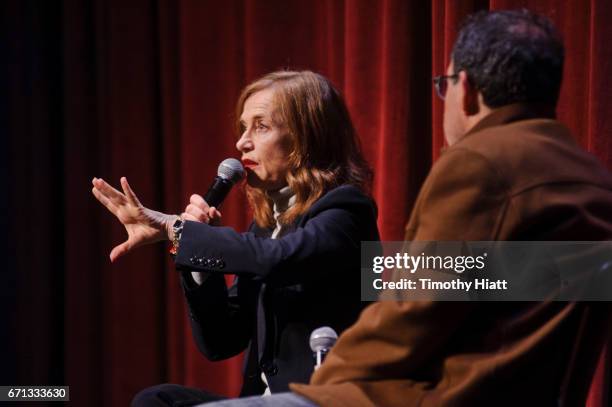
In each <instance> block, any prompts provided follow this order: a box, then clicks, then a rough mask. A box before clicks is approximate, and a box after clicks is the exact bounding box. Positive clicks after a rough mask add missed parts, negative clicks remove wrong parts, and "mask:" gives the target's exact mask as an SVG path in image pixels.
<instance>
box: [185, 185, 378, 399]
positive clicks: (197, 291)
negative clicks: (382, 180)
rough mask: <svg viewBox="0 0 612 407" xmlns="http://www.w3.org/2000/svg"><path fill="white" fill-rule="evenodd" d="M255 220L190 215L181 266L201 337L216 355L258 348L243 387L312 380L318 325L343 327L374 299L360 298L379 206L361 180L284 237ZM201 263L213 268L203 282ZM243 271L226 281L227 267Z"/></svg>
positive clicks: (333, 193)
mask: <svg viewBox="0 0 612 407" xmlns="http://www.w3.org/2000/svg"><path fill="white" fill-rule="evenodd" d="M271 233H272V230H269V229H261V228H258V227H257V226H256V225H254V224H253V225H251V227H250V228H249V231H248V232H246V233H237V232H236V231H234V230H233V229H231V228H228V227H212V226H209V225H206V224H203V223H197V222H186V223H185V225H184V229H183V233H182V236H181V241H180V247H179V251H178V253H177V256H176V265H177V268H178V269H180V270H184V271H186V272H184V273H182V282H183V287H184V291H185V297H186V299H187V303H188V307H189V312H190V317H191V326H192V331H193V336H194V339H195V341H196V343H197V345H198V348H199V349H200V351H201V352H202V353H203V354H204V355H205V356H206V357H207V358H208V359H210V360H221V359H225V358H228V357H230V356H233V355H236V354H238V353H240V352H242V351H243V350H245V349H247V348H248V351H247V354H246V360H245V371H244V383H243V387H242V392H241V394H242V395H251V394H261V393H263V390H264V385H263V383H262V382H261V380H260V374H261V372H262V371H263V372H264V373H265V374H266V378H267V380H268V383H269V386H270V390H271V391H272V392H273V393H274V392H280V391H286V390H288V384H289V382H304V383H305V382H308V380H309V378H310V375H311V374H312V371H313V366H314V361H313V356H312V352H311V350H310V346H309V336H310V333H311V332H312V330H314V329H316V328H318V327H321V326H325V325H327V326H331V327H332V328H334V329H335V330H336V332H338V333H340V332H341V331H343V330H344V329H345V328H347V327H348V326H350V325H351V324H352V323H353V322H354V321H355V320H356V319H357V317H358V315H359V312H360V311H361V309H362V308H363V306H365V305H366V303H362V302H361V299H360V243H361V241H371V240H379V235H378V229H377V226H376V208H375V205H374V203H373V201H372V200H371V199H370V198H368V197H366V196H365V195H364V194H363V193H362V192H361V191H360V190H359V189H358V188H356V187H353V186H349V185H344V186H340V187H337V188H335V189H332V190H330V191H329V192H327V193H326V194H325V195H324V196H322V197H321V198H320V199H319V200H318V201H317V202H315V203H314V204H313V205H312V207H311V208H310V209H309V210H308V211H307V212H306V213H305V214H304V215H303V216H301V217H300V218H299V219H297V220H296V222H295V223H294V224H293V228H292V229H291V230H290V231H288V232H287V233H284V234H283V236H282V237H280V238H278V239H271V238H270V236H271ZM191 271H205V272H207V273H208V275H207V279H206V280H205V281H204V283H203V284H202V285H201V286H198V285H196V284H195V282H194V281H193V279H192V277H191V273H190V272H191ZM228 273H229V274H235V275H236V276H237V277H236V278H235V280H234V283H233V285H232V286H231V287H230V288H229V289H228V288H226V284H225V279H224V274H228Z"/></svg>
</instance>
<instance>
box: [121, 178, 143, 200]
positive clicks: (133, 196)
mask: <svg viewBox="0 0 612 407" xmlns="http://www.w3.org/2000/svg"><path fill="white" fill-rule="evenodd" d="M120 182H121V188H122V189H123V192H124V193H125V196H126V197H127V200H128V202H129V203H130V204H132V205H134V206H141V205H140V201H139V200H138V197H137V196H136V194H135V193H134V191H132V187H130V184H129V183H128V180H127V178H126V177H121V181H120Z"/></svg>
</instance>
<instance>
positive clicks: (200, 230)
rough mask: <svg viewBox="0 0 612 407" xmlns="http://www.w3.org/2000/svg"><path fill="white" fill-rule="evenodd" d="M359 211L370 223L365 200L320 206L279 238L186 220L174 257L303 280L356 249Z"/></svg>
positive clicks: (200, 265)
mask: <svg viewBox="0 0 612 407" xmlns="http://www.w3.org/2000/svg"><path fill="white" fill-rule="evenodd" d="M364 201H365V197H364ZM366 202H367V201H366ZM366 209H367V210H369V211H370V214H369V215H367V212H366ZM364 216H367V217H368V218H369V219H368V221H367V222H369V223H374V225H375V220H370V219H372V218H373V216H372V207H371V205H370V204H369V203H368V204H367V205H366V204H364V203H362V204H358V205H355V204H351V205H345V206H342V205H340V206H337V205H332V206H328V207H326V208H325V207H324V208H322V209H321V210H320V211H318V212H317V213H316V214H314V215H312V217H311V218H310V219H308V221H306V222H305V223H304V225H303V226H298V227H297V228H296V230H295V231H293V232H290V233H288V234H286V235H285V236H283V237H281V238H279V239H271V238H266V237H260V236H256V235H255V234H254V233H251V232H246V233H238V232H236V231H234V230H233V229H232V228H229V227H213V226H209V225H207V224H204V223H197V222H189V221H187V222H185V226H184V228H183V233H182V235H181V242H180V247H179V251H178V253H177V256H176V259H175V261H176V265H177V268H179V269H183V270H192V271H208V272H211V273H213V274H222V273H223V274H224V273H228V274H237V275H241V276H244V275H246V276H251V277H253V278H255V279H266V280H267V281H270V280H271V279H274V280H283V281H296V282H303V281H304V279H309V278H312V277H314V276H315V275H317V272H324V271H329V269H332V268H334V269H339V268H341V267H337V265H338V261H342V259H343V258H346V257H343V256H347V255H355V253H356V251H357V253H358V251H359V248H360V242H361V240H362V235H363V234H362V233H361V232H360V231H361V227H362V225H361V224H363V223H367V222H366V221H365V220H364V219H363V217H364ZM374 219H375V218H374ZM360 222H361V224H360Z"/></svg>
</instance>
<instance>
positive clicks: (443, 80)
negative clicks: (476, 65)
mask: <svg viewBox="0 0 612 407" xmlns="http://www.w3.org/2000/svg"><path fill="white" fill-rule="evenodd" d="M449 79H452V80H453V82H457V79H459V74H458V73H456V74H453V75H441V76H434V78H433V83H434V87H435V88H436V93H437V94H438V96H439V97H440V99H442V100H444V98H445V97H446V91H447V89H448V82H447V81H448V80H449Z"/></svg>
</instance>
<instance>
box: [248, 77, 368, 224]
mask: <svg viewBox="0 0 612 407" xmlns="http://www.w3.org/2000/svg"><path fill="white" fill-rule="evenodd" d="M264 89H273V90H274V105H275V112H274V115H275V119H277V120H279V121H280V122H281V123H282V124H284V125H285V127H286V128H287V131H288V132H289V137H290V140H291V143H292V151H291V153H290V154H289V173H288V175H287V183H288V185H289V186H290V187H291V189H292V190H293V192H294V193H295V195H296V201H295V204H294V205H293V206H292V207H291V208H290V209H288V210H287V211H286V212H285V213H284V214H283V215H282V216H281V217H279V222H280V223H281V224H285V225H286V224H290V223H292V222H293V221H294V220H295V219H296V218H297V217H298V216H300V215H302V214H303V213H305V212H306V211H307V210H308V209H309V208H310V207H311V206H312V204H313V203H314V202H316V201H317V199H319V198H320V197H321V196H322V195H323V194H325V192H327V191H328V190H330V189H332V188H334V187H336V186H339V185H343V184H351V185H354V186H356V187H358V188H360V189H361V190H362V191H363V192H364V193H365V194H367V195H369V194H370V188H371V184H372V170H371V169H370V167H369V166H368V164H367V162H366V160H365V159H364V158H363V155H362V153H361V147H360V145H359V139H358V138H357V133H356V132H355V128H354V127H353V123H352V121H351V118H350V115H349V112H348V110H347V108H346V105H345V104H344V100H343V99H342V96H340V93H339V92H338V91H337V90H336V89H335V88H334V87H333V85H332V84H331V83H330V81H329V80H328V79H327V78H325V77H323V76H322V75H319V74H316V73H314V72H310V71H301V72H294V71H277V72H272V73H269V74H267V75H265V76H263V77H262V78H260V79H258V80H256V81H255V82H253V83H251V84H250V85H248V86H247V87H246V88H244V90H243V91H242V93H241V95H240V98H239V99H238V104H237V106H236V113H237V114H236V117H237V118H239V117H240V115H241V114H242V110H243V107H244V103H245V101H246V100H247V99H248V98H249V97H250V96H251V95H253V94H254V93H257V92H259V91H261V90H264ZM236 127H237V129H238V132H240V130H239V129H240V123H239V120H236ZM246 193H247V197H248V200H249V203H250V205H251V207H252V208H253V212H254V218H255V222H256V223H257V225H258V226H260V227H273V226H274V225H275V221H274V217H273V210H272V208H273V203H272V200H271V199H270V197H269V195H268V193H267V191H265V190H263V189H260V188H254V187H251V186H249V185H247V186H246Z"/></svg>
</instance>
